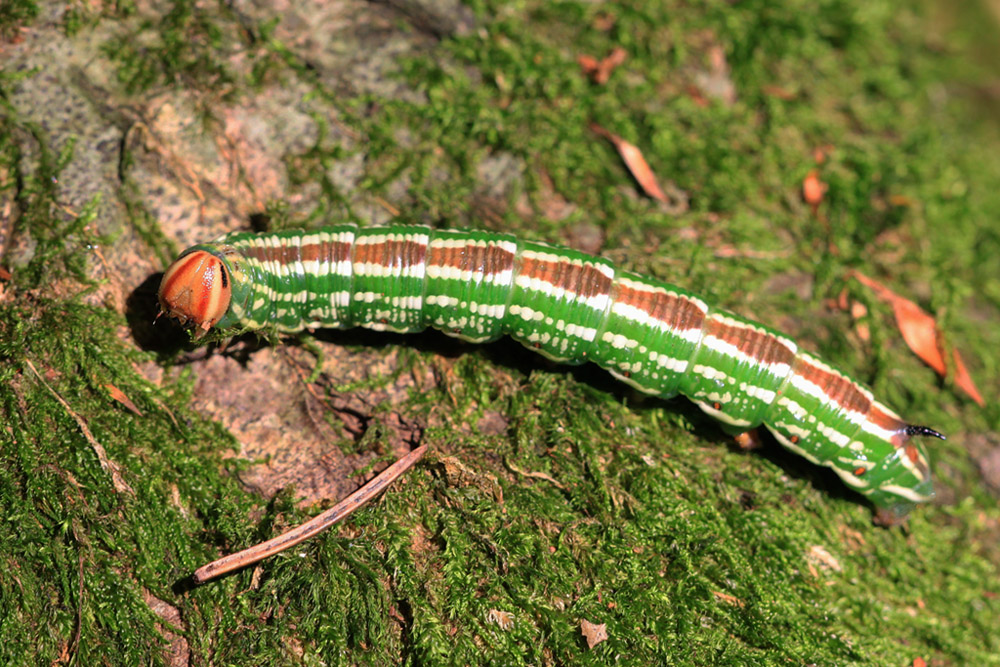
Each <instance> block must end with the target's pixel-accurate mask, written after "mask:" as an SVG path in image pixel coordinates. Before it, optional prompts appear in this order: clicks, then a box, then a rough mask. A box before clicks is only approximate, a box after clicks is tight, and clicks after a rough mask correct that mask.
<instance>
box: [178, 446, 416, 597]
mask: <svg viewBox="0 0 1000 667" xmlns="http://www.w3.org/2000/svg"><path fill="white" fill-rule="evenodd" d="M425 453H427V445H422V446H420V447H417V448H416V449H414V450H413V451H412V452H410V453H409V454H407V455H406V456H404V457H403V458H401V459H399V460H398V461H396V462H395V463H393V464H392V465H391V466H389V467H388V468H386V469H385V470H383V471H382V472H380V473H379V474H378V476H377V477H375V479H373V480H372V481H370V482H368V483H367V484H365V485H364V486H362V487H361V488H360V489H358V490H357V491H355V492H354V493H352V494H351V495H349V496H348V497H347V498H345V499H344V500H342V501H340V502H339V503H337V504H336V505H335V506H334V507H331V508H330V509H328V510H327V511H325V512H323V513H322V514H319V515H317V516H315V517H313V518H312V519H310V520H309V521H306V522H305V523H304V524H302V525H301V526H298V527H296V528H292V529H291V530H289V531H288V532H287V533H283V534H281V535H278V536H277V537H273V538H271V539H270V540H268V541H267V542H261V543H260V544H256V545H254V546H252V547H250V548H249V549H244V550H243V551H238V552H236V553H234V554H229V555H228V556H223V557H222V558H220V559H219V560H217V561H213V562H211V563H209V564H208V565H203V566H201V567H199V568H198V569H197V570H195V572H194V574H193V575H192V579H194V583H196V584H202V583H204V582H206V581H208V580H209V579H214V578H215V577H218V576H219V575H222V574H226V573H227V572H232V571H233V570H239V569H240V568H244V567H246V566H247V565H252V564H253V563H256V562H258V561H261V560H264V559H265V558H267V557H268V556H273V555H274V554H276V553H279V552H281V551H284V550H285V549H288V548H291V547H294V546H295V545H296V544H299V543H300V542H304V541H305V540H308V539H309V538H310V537H312V536H313V535H316V534H317V533H321V532H323V531H324V530H326V529H327V528H329V527H330V526H332V525H333V524H335V523H337V522H338V521H340V520H341V519H344V518H346V517H348V516H350V515H351V514H352V513H353V512H354V510H356V509H359V508H361V507H363V506H364V505H365V504H366V503H367V502H368V501H370V500H371V499H372V498H374V497H375V496H377V495H378V494H379V493H381V492H382V491H384V490H385V488H386V487H387V486H389V485H390V484H392V483H393V482H394V481H396V478H397V477H399V476H400V475H402V474H403V473H404V472H406V471H407V470H409V469H410V468H412V467H413V464H414V463H416V462H417V461H419V460H420V459H421V458H422V457H423V455H424V454H425Z"/></svg>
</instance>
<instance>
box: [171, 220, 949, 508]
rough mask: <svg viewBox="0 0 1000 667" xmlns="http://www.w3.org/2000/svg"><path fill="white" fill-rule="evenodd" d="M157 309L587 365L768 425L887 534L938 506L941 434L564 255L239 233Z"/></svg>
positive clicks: (745, 331) (422, 234)
mask: <svg viewBox="0 0 1000 667" xmlns="http://www.w3.org/2000/svg"><path fill="white" fill-rule="evenodd" d="M159 301H160V306H161V308H162V310H163V312H165V313H167V314H168V315H171V316H173V317H177V318H179V319H180V320H181V322H182V323H184V324H187V325H191V326H193V327H194V328H195V330H196V335H198V334H200V333H203V332H204V331H207V330H208V329H210V328H211V327H213V326H214V327H220V328H222V329H225V330H234V331H235V330H247V329H258V330H259V329H264V330H270V331H278V332H297V331H301V330H303V329H306V328H316V327H333V328H349V327H358V326H360V327H366V328H369V329H375V330H380V331H382V330H387V331H395V332H401V333H405V332H416V331H421V330H423V329H425V328H426V327H428V326H430V327H433V328H435V329H439V330H441V331H442V332H444V333H446V334H448V335H451V336H456V337H458V338H461V339H464V340H468V341H473V342H486V341H491V340H494V339H496V338H498V337H500V336H503V335H509V336H511V337H513V338H514V339H516V340H518V341H520V342H521V343H523V344H524V345H526V346H527V347H529V348H531V349H533V350H535V351H537V352H539V353H541V354H543V355H545V356H547V357H549V358H551V359H554V360H556V361H560V362H565V363H571V364H573V363H583V362H586V361H592V362H594V363H596V364H598V365H600V366H602V367H603V368H605V369H607V370H608V371H609V372H611V373H612V374H613V375H614V376H615V377H617V378H619V379H621V380H623V381H624V382H627V383H628V384H630V385H631V386H633V387H635V388H636V389H638V390H640V391H642V392H645V393H648V394H654V395H657V396H660V397H663V398H670V397H673V396H675V395H677V394H678V393H680V394H684V395H685V396H687V397H688V398H689V399H690V400H692V401H693V402H694V403H695V404H697V405H698V406H699V407H700V408H701V409H702V410H704V411H705V412H706V413H708V414H709V415H711V416H713V417H715V418H716V419H718V420H719V422H720V423H721V425H722V427H723V428H724V429H725V430H726V431H727V432H729V433H732V434H734V435H735V434H739V433H743V432H746V431H748V430H751V429H753V428H756V427H758V426H760V425H762V424H763V425H765V426H766V427H767V428H768V430H770V431H771V433H773V434H774V437H775V438H776V439H777V440H778V441H779V442H780V443H781V444H782V445H784V446H785V447H787V448H788V449H790V450H792V451H793V452H795V453H797V454H800V455H802V456H804V457H805V458H806V459H808V460H809V461H811V462H813V463H815V464H818V465H823V466H827V467H829V468H831V469H832V470H834V472H836V473H837V475H838V476H840V478H841V479H842V480H843V481H844V482H845V483H846V484H847V485H848V486H849V487H850V488H852V489H854V490H855V491H857V492H859V493H861V494H863V495H864V496H866V497H867V498H868V499H869V500H870V502H871V503H872V504H873V505H874V506H875V508H876V510H877V514H876V520H878V521H879V522H881V523H896V522H898V521H900V520H901V519H902V518H903V517H905V515H906V514H907V512H909V511H910V510H911V509H912V507H913V506H914V504H915V503H922V502H926V501H928V500H930V499H931V498H932V497H933V484H932V480H931V474H930V467H929V464H928V457H927V454H926V452H925V450H924V447H923V445H922V444H921V443H920V441H919V440H916V439H915V436H927V435H929V436H936V437H943V436H941V435H940V434H939V433H937V432H936V431H934V430H932V429H929V428H926V427H923V426H914V425H910V424H908V423H906V422H904V421H903V420H902V419H901V418H900V417H898V416H897V415H896V414H895V413H893V412H892V411H891V410H890V409H889V408H887V407H886V406H884V405H882V404H881V403H879V402H878V401H877V400H875V399H874V398H873V396H872V394H871V392H870V391H869V390H868V389H866V388H865V387H864V386H862V385H861V384H859V383H858V382H855V381H854V380H852V379H851V378H849V377H848V376H847V375H846V374H845V373H843V372H841V371H839V370H837V369H836V368H834V367H833V366H831V365H829V364H826V363H824V362H822V361H820V360H819V359H817V358H816V357H814V356H813V355H811V354H808V353H806V352H804V351H802V350H800V349H799V347H798V346H797V345H796V343H795V342H794V341H793V340H791V338H789V337H788V336H785V335H783V334H781V333H778V332H776V331H773V330H771V329H769V328H767V327H765V326H763V325H761V324H758V323H756V322H753V321H750V320H747V319H745V318H742V317H740V316H738V315H735V314H733V313H731V312H728V311H726V310H723V309H721V308H716V307H713V306H709V305H708V304H707V303H705V301H703V300H702V299H700V298H698V297H697V296H695V295H694V294H692V293H690V292H688V291H686V290H683V289H681V288H679V287H675V286H673V285H670V284H668V283H665V282H661V281H659V280H654V279H652V278H647V277H643V276H640V275H637V274H634V273H630V272H628V271H622V270H618V269H616V268H615V267H614V266H613V265H612V263H611V262H610V261H608V260H606V259H603V258H601V257H596V256H592V255H588V254H585V253H583V252H579V251H576V250H572V249H569V248H562V247H556V246H550V245H547V244H543V243H538V242H531V241H519V240H517V239H515V238H514V237H513V236H512V235H509V234H504V233H495V232H483V231H454V230H438V229H431V228H427V227H416V226H404V225H393V226H388V227H374V228H360V229H359V228H358V227H356V226H354V225H340V226H335V227H327V228H324V229H318V230H314V231H288V232H277V233H264V234H253V233H246V232H235V233H231V234H227V235H225V236H222V237H221V238H219V239H217V240H215V241H213V242H211V243H206V244H200V245H196V246H193V247H191V248H189V249H188V250H186V251H185V252H184V253H182V254H181V255H180V256H179V257H178V259H177V260H175V261H174V263H173V264H171V265H170V267H169V268H168V269H167V270H166V272H165V273H164V276H163V280H162V282H161V285H160V290H159Z"/></svg>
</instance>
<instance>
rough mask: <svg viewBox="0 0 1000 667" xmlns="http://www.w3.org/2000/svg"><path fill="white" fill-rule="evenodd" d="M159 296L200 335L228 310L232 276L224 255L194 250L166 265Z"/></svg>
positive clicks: (162, 303)
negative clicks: (223, 258)
mask: <svg viewBox="0 0 1000 667" xmlns="http://www.w3.org/2000/svg"><path fill="white" fill-rule="evenodd" d="M158 297H159V299H160V309H161V310H162V312H164V313H166V314H167V315H168V316H170V317H176V318H177V319H178V320H180V322H181V324H184V325H187V324H191V325H193V326H194V327H195V335H196V336H199V335H201V334H203V333H204V332H206V331H208V330H209V329H211V328H212V327H213V326H215V324H216V323H218V321H219V320H221V319H222V317H223V316H224V315H225V314H226V311H227V310H229V304H230V302H231V301H232V297H233V292H232V280H231V278H230V276H229V272H228V269H227V268H226V265H225V264H224V263H223V261H222V260H221V259H219V258H218V257H216V256H215V255H213V254H212V253H210V252H208V251H206V250H194V251H192V252H189V253H188V254H186V255H182V256H181V257H178V258H177V259H176V260H175V261H174V263H173V264H171V265H170V266H169V267H168V268H167V270H166V272H165V273H164V274H163V280H162V281H161V282H160V291H159V293H158Z"/></svg>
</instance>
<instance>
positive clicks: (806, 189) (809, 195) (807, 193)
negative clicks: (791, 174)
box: [802, 169, 827, 215]
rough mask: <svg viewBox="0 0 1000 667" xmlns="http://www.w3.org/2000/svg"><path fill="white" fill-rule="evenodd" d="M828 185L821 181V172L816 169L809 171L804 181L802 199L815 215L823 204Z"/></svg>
mask: <svg viewBox="0 0 1000 667" xmlns="http://www.w3.org/2000/svg"><path fill="white" fill-rule="evenodd" d="M826 188H827V185H826V183H824V182H823V181H821V180H819V172H817V171H816V170H815V169H812V170H810V171H809V173H808V174H807V175H806V178H805V180H804V181H802V199H804V200H805V202H806V203H807V204H809V207H810V208H812V212H813V215H816V211H817V210H818V209H819V205H820V204H821V203H823V195H824V194H826Z"/></svg>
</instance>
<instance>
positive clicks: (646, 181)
mask: <svg viewBox="0 0 1000 667" xmlns="http://www.w3.org/2000/svg"><path fill="white" fill-rule="evenodd" d="M590 129H591V130H593V131H594V132H596V133H597V134H599V135H601V136H602V137H604V138H605V139H607V140H608V141H610V142H611V143H612V144H614V146H615V149H617V150H618V154H619V155H620V156H621V158H622V161H623V162H624V163H625V166H626V167H628V170H629V171H630V172H631V173H632V177H633V178H635V180H636V182H637V183H639V187H641V188H642V191H643V192H645V193H646V195H647V196H649V197H652V198H653V199H656V200H657V201H661V202H663V203H665V204H669V203H670V199H669V198H668V197H667V195H665V194H664V193H663V189H662V188H660V184H659V183H657V182H656V175H655V174H653V170H652V169H651V168H650V166H649V163H648V162H646V158H644V157H643V156H642V151H640V150H639V149H638V148H636V147H635V146H634V145H632V144H630V143H629V142H627V141H625V140H624V139H622V138H621V137H619V136H618V135H617V134H614V133H612V132H609V131H607V130H605V129H604V128H603V127H601V126H600V125H598V124H597V123H591V124H590Z"/></svg>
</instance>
